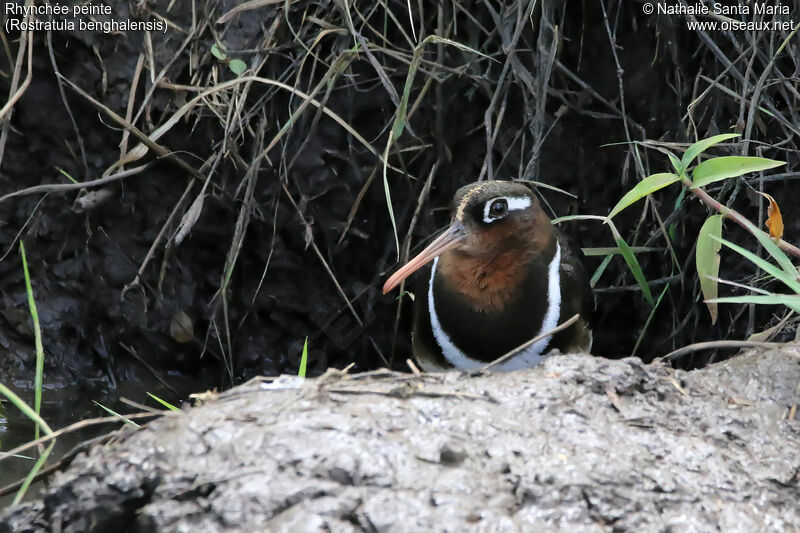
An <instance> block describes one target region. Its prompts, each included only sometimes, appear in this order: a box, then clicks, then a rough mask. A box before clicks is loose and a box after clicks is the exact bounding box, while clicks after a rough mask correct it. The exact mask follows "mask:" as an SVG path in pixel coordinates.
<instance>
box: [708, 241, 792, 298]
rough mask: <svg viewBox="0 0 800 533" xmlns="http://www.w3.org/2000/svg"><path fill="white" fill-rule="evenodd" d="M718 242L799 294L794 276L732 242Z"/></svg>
mask: <svg viewBox="0 0 800 533" xmlns="http://www.w3.org/2000/svg"><path fill="white" fill-rule="evenodd" d="M711 238H712V239H716V238H715V237H713V236H712V237H711ZM718 240H719V242H721V243H722V244H724V245H725V246H727V247H728V248H730V249H731V250H733V251H734V252H736V253H738V254H739V255H741V256H743V257H745V258H746V259H749V260H750V261H751V262H752V263H755V265H756V266H758V267H759V268H760V269H761V270H763V271H764V272H766V273H767V274H770V275H771V276H772V277H774V278H776V279H778V280H780V281H782V282H783V283H784V284H785V285H786V286H787V287H789V288H790V289H792V290H793V291H794V292H796V293H798V294H800V281H797V277H796V276H795V277H792V276H791V275H789V274H787V273H786V272H784V271H783V270H781V269H780V268H778V267H777V266H775V265H773V264H772V263H770V262H769V261H767V260H766V259H763V258H761V257H758V256H757V255H756V254H754V253H753V252H751V251H750V250H745V249H744V248H742V247H741V246H738V245H736V244H733V243H732V242H730V241H727V240H725V239H722V238H720V239H718Z"/></svg>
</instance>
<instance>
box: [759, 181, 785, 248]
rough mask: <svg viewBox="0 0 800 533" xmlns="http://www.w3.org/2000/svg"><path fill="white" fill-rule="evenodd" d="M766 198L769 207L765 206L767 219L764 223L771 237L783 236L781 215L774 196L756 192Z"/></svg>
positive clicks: (778, 237)
mask: <svg viewBox="0 0 800 533" xmlns="http://www.w3.org/2000/svg"><path fill="white" fill-rule="evenodd" d="M758 194H760V195H761V196H763V197H764V198H766V199H767V200H769V207H767V220H766V225H767V229H769V236H770V237H772V238H773V239H780V238H782V237H783V217H781V210H780V209H779V208H778V202H776V201H775V198H773V197H772V196H770V195H769V194H767V193H765V192H760V193H758Z"/></svg>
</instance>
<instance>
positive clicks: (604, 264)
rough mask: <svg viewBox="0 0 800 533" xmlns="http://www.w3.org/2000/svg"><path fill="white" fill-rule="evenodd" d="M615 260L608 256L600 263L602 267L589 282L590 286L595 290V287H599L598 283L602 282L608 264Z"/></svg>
mask: <svg viewBox="0 0 800 533" xmlns="http://www.w3.org/2000/svg"><path fill="white" fill-rule="evenodd" d="M613 258H614V256H613V255H607V256H606V257H605V259H603V260H602V261H601V262H600V266H598V267H597V269H595V271H594V274H592V277H591V279H590V280H589V286H590V287H592V288H593V289H594V286H595V285H597V282H598V281H600V277H601V276H602V275H603V272H605V271H606V268H607V267H608V264H609V263H610V262H611V260H612V259H613Z"/></svg>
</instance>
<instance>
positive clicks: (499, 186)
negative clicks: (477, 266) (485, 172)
mask: <svg viewBox="0 0 800 533" xmlns="http://www.w3.org/2000/svg"><path fill="white" fill-rule="evenodd" d="M451 213H452V220H451V222H450V227H449V228H448V229H447V230H446V231H445V232H444V233H442V234H441V235H440V236H439V237H438V238H437V239H435V240H434V241H433V242H432V243H430V244H429V245H428V246H427V247H426V248H425V249H424V250H422V252H420V253H419V254H418V255H417V256H416V257H414V258H413V259H411V260H410V261H409V262H408V263H406V264H405V265H404V266H403V267H402V268H400V270H398V271H397V272H395V273H394V274H393V275H392V276H391V277H390V278H389V279H388V280H386V283H385V284H384V286H383V293H384V294H386V293H387V292H389V291H391V290H392V289H394V288H395V287H397V286H398V285H399V284H400V283H401V282H402V281H403V280H404V279H406V278H407V277H408V276H410V275H411V274H412V273H413V272H415V271H417V270H419V269H420V268H422V267H423V266H424V265H426V264H427V263H428V262H430V261H432V260H433V259H434V258H436V257H438V256H440V255H444V254H455V256H456V257H458V256H463V257H469V258H473V259H481V258H486V259H487V260H490V259H491V258H493V257H496V256H497V255H499V254H501V253H504V252H514V251H518V252H519V253H520V254H521V255H522V256H525V255H535V254H536V252H537V251H539V250H543V249H545V248H546V247H547V246H548V244H549V243H550V242H552V239H553V235H554V232H553V228H552V225H551V224H550V219H549V218H548V217H547V215H546V214H545V213H544V211H543V210H542V208H541V205H540V204H539V201H538V200H537V199H536V196H534V194H533V192H532V191H531V190H530V189H529V188H528V187H527V186H525V185H524V184H522V183H519V182H513V181H484V182H478V183H473V184H470V185H465V186H464V187H461V188H460V189H459V190H458V191H456V194H455V196H454V198H453V205H452V210H451Z"/></svg>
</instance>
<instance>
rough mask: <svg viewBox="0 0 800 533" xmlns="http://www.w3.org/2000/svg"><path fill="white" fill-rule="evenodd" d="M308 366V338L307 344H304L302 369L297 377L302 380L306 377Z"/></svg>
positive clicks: (301, 360) (301, 361) (301, 357)
mask: <svg viewBox="0 0 800 533" xmlns="http://www.w3.org/2000/svg"><path fill="white" fill-rule="evenodd" d="M307 365H308V337H306V342H304V343H303V354H302V355H301V356H300V369H299V370H298V371H297V375H298V376H300V377H301V378H304V377H306V366H307Z"/></svg>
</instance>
